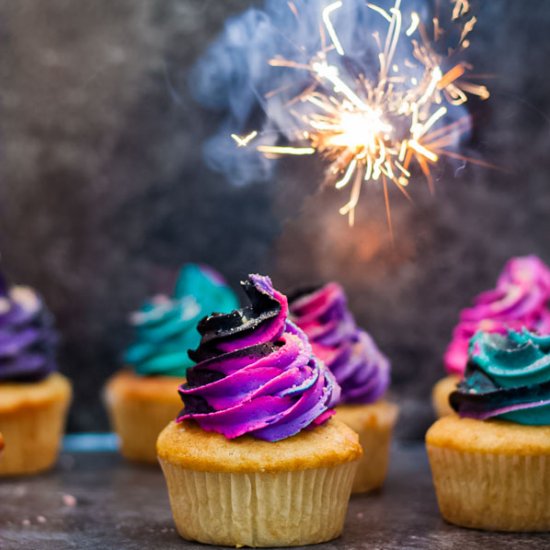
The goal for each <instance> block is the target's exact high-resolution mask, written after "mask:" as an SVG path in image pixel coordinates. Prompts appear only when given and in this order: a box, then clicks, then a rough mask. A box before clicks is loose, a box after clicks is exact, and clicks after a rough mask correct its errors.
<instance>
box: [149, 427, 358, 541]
mask: <svg viewBox="0 0 550 550" xmlns="http://www.w3.org/2000/svg"><path fill="white" fill-rule="evenodd" d="M157 452H158V457H159V461H160V464H161V466H162V469H163V472H164V475H165V477H166V483H167V485H168V492H169V495H170V503H171V506H172V513H173V515H174V520H175V523H176V526H177V529H178V532H179V533H180V535H181V536H182V537H183V538H185V539H187V540H196V541H199V542H203V543H207V544H216V545H222V546H298V545H304V544H315V543H320V542H323V541H327V540H331V539H333V538H335V537H337V536H339V535H340V533H341V531H342V527H343V523H344V519H345V514H346V510H347V504H348V500H349V495H350V491H351V485H352V482H353V478H354V475H355V470H356V467H357V459H358V458H359V457H360V456H361V454H362V452H361V446H360V445H359V442H358V437H357V435H356V434H355V433H354V432H353V431H352V430H351V429H349V428H348V427H347V426H345V425H344V424H343V423H341V422H338V421H337V420H334V419H332V420H330V421H329V422H327V423H326V424H325V425H323V426H319V427H317V428H315V429H312V430H304V431H302V432H300V433H299V434H297V435H295V436H293V437H290V438H288V439H283V440H281V441H277V442H275V443H272V442H268V441H259V440H257V439H254V438H252V437H250V436H242V437H240V438H238V439H235V440H228V439H226V438H225V437H224V436H223V435H221V434H218V433H213V432H206V431H204V430H202V429H201V428H200V427H198V426H197V425H196V424H195V423H194V422H192V421H185V422H183V423H181V424H176V423H174V422H172V423H170V424H169V425H168V426H167V427H166V429H165V430H164V431H163V432H162V433H161V434H160V436H159V439H158V443H157Z"/></svg>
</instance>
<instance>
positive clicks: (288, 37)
mask: <svg viewBox="0 0 550 550" xmlns="http://www.w3.org/2000/svg"><path fill="white" fill-rule="evenodd" d="M331 3H334V1H333V0H294V1H293V2H286V1H283V0H266V1H265V3H264V6H263V8H262V9H256V8H253V9H249V10H247V11H246V12H244V13H243V14H241V15H238V16H236V17H233V18H231V19H229V20H228V21H227V22H226V24H225V28H224V30H223V32H222V33H221V35H220V36H219V37H218V38H217V39H216V40H215V42H214V43H213V44H212V45H211V46H210V47H209V48H208V50H207V52H206V53H205V54H204V56H203V57H202V58H201V59H200V60H199V61H198V63H197V64H196V65H195V67H194V68H193V69H192V71H191V75H190V86H191V91H192V94H193V96H194V98H195V99H196V100H197V101H198V102H199V103H201V104H202V105H203V106H205V107H207V108H209V109H212V110H215V111H217V112H219V113H221V114H222V115H223V122H222V124H221V125H220V127H219V129H218V131H217V133H216V134H215V135H213V136H212V137H211V138H209V139H208V140H207V142H206V144H205V147H204V156H205V160H206V162H207V164H208V166H209V167H210V168H211V169H213V170H214V171H216V172H220V173H222V174H224V175H225V176H226V178H227V179H228V180H229V181H230V182H231V183H233V184H235V185H242V184H246V183H250V182H257V181H267V180H269V179H270V178H271V176H272V174H273V170H274V168H275V165H276V161H274V160H273V159H269V158H266V157H265V156H264V155H263V154H261V153H260V152H258V151H257V146H258V145H275V144H281V143H283V144H285V143H289V142H291V141H292V139H293V137H294V136H296V135H297V133H298V132H299V131H300V130H303V128H300V119H301V117H302V115H307V113H308V111H311V109H313V108H314V107H313V106H312V105H311V104H309V103H305V102H302V103H300V102H298V103H296V102H294V103H293V99H294V98H296V96H298V95H299V94H300V93H301V92H303V91H304V90H306V89H308V87H310V86H312V85H316V81H315V80H314V77H313V76H312V74H311V72H310V71H307V70H296V69H293V68H289V67H280V66H271V65H270V64H269V61H270V60H272V59H274V58H276V57H277V58H284V59H285V60H289V61H291V62H295V63H296V64H299V65H304V66H306V65H308V64H310V63H311V60H312V59H314V58H315V56H317V55H318V54H319V52H320V51H321V50H323V49H325V50H326V46H327V44H330V38H329V37H328V36H327V33H326V29H325V28H324V25H323V19H322V13H323V9H324V8H326V7H327V6H328V5H329V4H331ZM394 4H395V2H394V1H393V0H382V1H378V2H377V5H378V6H380V7H381V8H383V9H384V10H390V9H391V8H392V7H393V6H394ZM404 4H406V5H404V6H401V11H402V13H403V20H404V21H405V20H406V21H407V22H408V21H409V20H410V15H411V13H412V12H413V11H414V12H416V13H417V14H418V15H419V17H420V19H421V21H422V22H423V24H424V25H425V28H426V29H427V30H428V31H429V32H430V33H432V34H433V27H432V18H433V9H432V8H433V6H431V3H430V2H428V1H422V0H418V1H417V0H408V1H406V2H404ZM439 9H441V6H440V8H439ZM450 10H451V4H450V3H449V5H448V6H447V11H448V13H446V14H441V13H439V14H438V15H439V17H440V19H441V20H445V22H450V21H451V17H450ZM331 23H332V25H333V27H334V29H335V31H336V32H337V35H338V38H339V40H340V42H341V45H342V48H343V50H344V51H345V55H339V54H338V53H337V52H336V51H334V49H332V50H331V51H328V53H327V54H326V55H327V61H328V62H329V63H330V64H331V65H333V66H335V67H337V68H338V72H339V74H340V75H341V77H342V78H343V80H345V81H346V83H347V84H348V85H352V86H353V85H354V84H355V87H354V92H355V93H357V94H358V95H360V94H361V91H360V89H359V86H356V84H357V83H358V82H360V79H361V78H364V79H366V80H370V81H376V78H377V74H378V71H379V65H380V63H379V58H378V54H379V50H380V48H379V43H378V44H377V41H376V40H377V39H376V34H377V33H378V36H379V40H382V41H383V40H384V39H385V33H386V32H387V21H386V20H384V18H383V17H382V16H381V15H380V13H378V12H376V11H374V10H373V9H371V8H369V7H368V6H367V2H366V1H365V0H343V2H342V6H341V7H340V8H339V9H338V10H335V11H334V12H332V15H331ZM445 33H446V36H445V37H444V38H445V40H444V42H445V43H450V42H453V41H454V42H455V43H456V42H457V41H458V40H459V37H460V29H459V28H458V25H455V28H452V27H449V26H448V27H446V30H445ZM410 58H412V43H411V41H410V40H401V41H399V42H398V44H397V48H396V54H395V59H396V60H398V62H399V61H401V60H405V59H410ZM400 66H401V70H402V73H403V71H404V76H405V77H406V78H407V79H408V80H409V81H410V80H411V79H414V78H418V79H420V78H422V76H423V75H422V72H423V71H425V67H422V66H420V65H419V64H416V65H415V64H410V66H409V64H408V63H405V64H400ZM442 69H443V71H444V70H445V67H442ZM274 91H277V93H273V92H274ZM463 115H464V109H463V108H456V109H453V110H450V111H449V112H448V113H447V115H446V116H445V117H444V118H443V119H441V120H440V121H439V122H438V124H440V125H441V124H449V123H451V122H453V120H456V119H458V118H459V117H461V116H463ZM252 130H258V132H259V134H258V137H257V138H256V139H255V140H254V147H238V146H237V144H236V143H235V141H234V140H233V139H232V138H231V134H237V135H245V134H247V133H248V132H250V131H252ZM458 140H459V137H458V135H457V137H456V143H455V144H454V145H455V146H456V145H458Z"/></svg>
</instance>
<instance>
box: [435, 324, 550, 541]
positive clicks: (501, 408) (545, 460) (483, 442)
mask: <svg viewBox="0 0 550 550" xmlns="http://www.w3.org/2000/svg"><path fill="white" fill-rule="evenodd" d="M450 402H451V406H452V407H453V409H454V410H455V411H457V412H458V416H456V415H450V416H447V417H445V418H442V419H440V420H438V421H437V422H436V423H435V424H434V425H433V426H432V427H431V428H430V430H429V431H428V433H427V435H426V443H427V448H428V455H429V458H430V464H431V468H432V473H433V478H434V484H435V489H436V493H437V500H438V503H439V508H440V510H441V514H442V515H443V517H444V518H445V519H446V520H447V521H449V522H451V523H454V524H456V525H461V526H464V527H473V528H476V529H487V530H495V531H550V336H537V335H535V334H533V333H530V332H527V331H523V332H514V331H510V332H509V333H508V334H507V335H506V336H502V335H500V334H489V333H485V332H482V333H479V334H477V335H476V336H475V337H474V339H473V340H472V347H471V355H470V362H469V364H468V367H467V369H466V373H465V378H464V380H462V381H461V382H460V384H459V385H458V389H457V390H456V391H454V392H453V393H452V394H451V397H450Z"/></svg>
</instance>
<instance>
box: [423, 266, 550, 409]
mask: <svg viewBox="0 0 550 550" xmlns="http://www.w3.org/2000/svg"><path fill="white" fill-rule="evenodd" d="M549 303H550V268H549V267H548V266H547V265H546V264H545V263H544V262H543V261H542V260H541V259H540V258H538V257H537V256H520V257H517V258H512V259H510V260H509V261H508V262H507V263H506V265H505V266H504V269H503V271H502V273H501V275H500V276H499V278H498V280H497V284H496V287H495V288H494V289H492V290H488V291H486V292H483V293H481V294H480V295H479V296H477V297H476V298H474V303H473V305H472V306H471V307H468V308H466V309H463V310H462V312H461V313H460V320H459V323H458V325H457V326H456V327H455V329H454V331H453V338H452V340H451V342H450V344H449V346H448V347H447V351H446V352H445V357H444V364H445V370H446V371H447V376H446V377H445V378H443V379H442V380H440V381H439V382H438V383H437V384H436V385H435V387H434V390H433V404H434V408H435V410H436V413H437V415H438V416H439V417H441V416H445V415H447V414H451V413H452V409H451V407H450V405H449V395H450V393H451V392H452V391H453V390H454V389H455V387H456V385H457V383H458V382H459V381H460V379H461V378H462V377H463V375H464V370H465V369H466V364H467V362H468V347H469V344H470V340H471V338H472V337H473V336H474V334H476V332H478V331H479V330H482V331H484V332H487V333H495V334H506V333H507V331H508V330H509V329H512V330H521V329H523V328H526V329H528V330H531V331H534V332H537V333H539V334H549V333H550V307H549Z"/></svg>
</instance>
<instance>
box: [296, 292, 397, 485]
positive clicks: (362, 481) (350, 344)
mask: <svg viewBox="0 0 550 550" xmlns="http://www.w3.org/2000/svg"><path fill="white" fill-rule="evenodd" d="M290 311H291V314H292V318H293V320H294V321H295V323H296V324H297V325H298V326H299V327H300V328H301V329H302V330H303V331H304V332H305V333H306V334H307V336H308V338H309V341H310V342H311V346H312V348H313V353H314V354H315V355H316V356H317V357H318V358H319V359H321V360H322V361H323V362H324V363H325V365H326V366H327V367H328V368H329V370H330V371H331V372H332V374H334V376H335V378H336V381H337V382H338V384H339V385H340V387H341V388H342V392H341V397H340V400H339V402H338V406H337V407H336V418H337V419H338V420H341V421H342V422H344V423H345V424H347V425H348V426H349V427H350V428H352V429H353V430H355V431H356V432H357V433H358V434H359V441H360V443H361V445H362V447H363V451H364V454H363V458H362V459H361V461H360V463H359V466H358V468H357V474H356V477H355V480H354V483H353V492H354V493H364V492H367V491H371V490H373V489H378V488H380V487H381V486H382V484H383V483H384V479H385V478H386V473H387V470H388V462H389V452H390V443H391V434H392V430H393V426H394V424H395V421H396V419H397V412H398V409H397V406H396V405H394V404H392V403H389V402H388V401H386V400H385V399H384V394H385V393H386V390H387V389H388V386H389V382H390V364H389V361H388V359H387V358H386V357H385V356H384V354H382V353H381V352H380V350H379V349H378V348H377V346H376V344H375V343H374V341H373V339H372V338H371V337H370V336H369V335H368V334H367V333H366V332H365V331H364V330H361V329H359V328H358V327H357V325H356V324H355V320H354V318H353V315H352V314H351V312H350V311H349V310H348V307H347V301H346V296H345V293H344V290H343V289H342V287H341V286H340V285H338V284H337V283H329V284H327V285H325V286H323V287H320V288H315V289H312V290H304V291H299V292H297V293H295V294H294V295H293V296H292V297H291V298H290Z"/></svg>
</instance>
